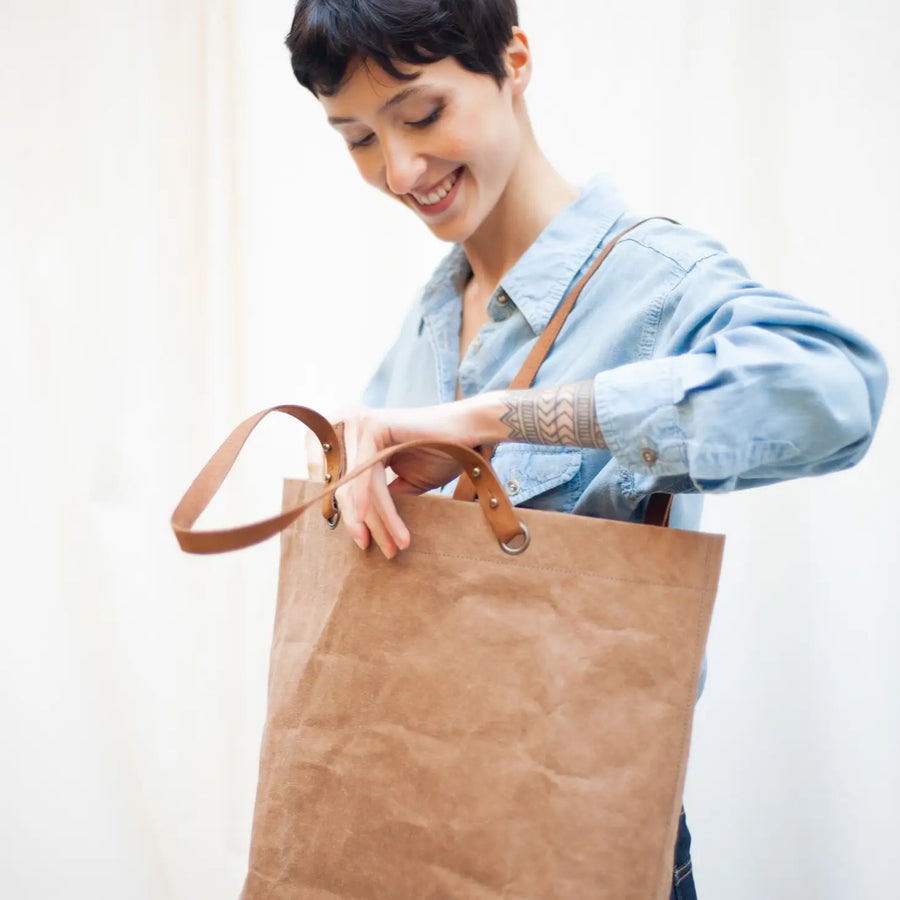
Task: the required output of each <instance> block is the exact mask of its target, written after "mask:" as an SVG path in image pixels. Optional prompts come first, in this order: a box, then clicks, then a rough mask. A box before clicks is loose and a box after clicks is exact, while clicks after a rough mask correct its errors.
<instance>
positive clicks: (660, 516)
mask: <svg viewBox="0 0 900 900" xmlns="http://www.w3.org/2000/svg"><path fill="white" fill-rule="evenodd" d="M653 219H663V220H664V221H666V222H671V223H672V224H673V225H677V224H678V222H676V221H675V220H674V219H669V218H667V217H666V216H649V217H648V218H646V219H641V221H640V222H635V223H634V225H630V226H629V227H628V228H626V229H624V230H623V231H620V232H619V233H618V234H617V235H616V236H615V237H614V238H613V239H612V240H611V241H610V242H609V243H608V244H607V245H606V246H605V247H604V248H603V250H602V251H601V252H600V254H599V255H598V256H597V258H596V259H595V260H594V262H593V263H592V264H591V266H590V268H589V269H588V270H587V272H585V273H584V275H582V276H581V278H580V279H579V280H578V283H577V284H576V285H575V287H573V288H572V290H571V291H569V293H568V295H567V296H566V298H565V300H563V302H562V303H561V304H560V305H559V306H558V307H557V310H556V312H555V313H554V314H553V317H552V318H551V319H550V321H549V322H548V323H547V325H546V326H545V328H544V330H543V331H542V332H541V333H540V335H539V336H538V339H537V341H535V344H534V346H533V347H532V348H531V351H530V352H529V354H528V356H527V357H526V358H525V362H524V363H523V365H522V368H521V369H519V372H518V374H517V375H516V377H515V378H513V380H512V381H511V382H510V385H509V390H522V389H525V388H530V387H531V386H532V384H534V379H535V377H536V376H537V373H538V369H540V367H541V365H542V364H543V362H544V360H545V359H546V358H547V355H548V354H549V353H550V351H551V350H552V349H553V344H554V342H555V341H556V338H557V337H558V335H559V333H560V331H562V327H563V325H565V323H566V319H567V318H568V317H569V313H570V312H572V310H573V309H574V308H575V303H576V302H577V300H578V298H579V297H580V296H581V292H582V291H583V290H584V289H585V287H586V286H587V283H588V282H589V281H590V280H591V278H593V277H594V274H595V273H596V271H597V269H599V268H600V266H602V265H603V262H604V261H605V260H606V257H607V256H609V254H610V253H611V252H612V249H613V247H615V246H616V244H617V243H618V242H619V240H620V239H621V238H623V237H625V235H626V234H628V232H629V231H633V230H634V229H635V228H637V227H638V226H639V225H643V224H644V222H650V221H652V220H653ZM478 449H479V451H480V452H481V455H482V456H483V457H484V458H485V459H492V458H493V456H494V451H495V450H496V449H497V445H496V444H493V445H485V446H483V447H479V448H478ZM475 496H476V492H475V485H474V484H473V483H472V480H471V479H470V478H468V477H467V476H466V475H465V473H463V474H462V475H460V477H459V482H458V483H457V485H456V490H455V491H454V492H453V499H454V500H474V499H475ZM655 496H657V495H656V494H653V495H652V496H651V500H652V497H655ZM659 496H661V497H663V498H666V497H668V502H667V503H666V505H665V509H663V506H662V504H663V503H665V501H664V500H660V501H658V502H656V503H648V504H647V512H646V514H645V516H644V522H645V523H646V524H648V525H661V526H663V527H665V526H667V525H668V524H669V511H670V509H671V503H672V498H671V495H670V494H662V495H659ZM651 518H652V521H651Z"/></svg>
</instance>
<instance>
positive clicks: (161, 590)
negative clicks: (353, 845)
mask: <svg viewBox="0 0 900 900" xmlns="http://www.w3.org/2000/svg"><path fill="white" fill-rule="evenodd" d="M520 10H521V13H522V22H523V25H524V26H525V28H526V31H527V32H528V34H529V35H530V37H531V39H532V45H533V48H534V51H535V56H536V65H535V76H534V82H533V84H532V87H531V88H530V90H529V96H530V106H531V110H532V115H533V118H534V121H535V125H536V129H537V132H538V135H539V136H540V137H541V138H542V141H543V143H544V145H545V147H546V148H547V150H548V151H549V152H550V154H551V156H552V158H553V159H554V160H555V161H556V162H557V163H558V165H559V167H560V168H561V170H562V171H563V172H564V173H565V174H567V175H568V176H569V177H571V178H572V179H574V180H583V179H584V178H586V177H587V176H588V175H589V174H591V173H592V172H594V171H597V170H606V171H609V172H612V173H613V174H614V176H615V177H616V178H617V180H618V182H619V185H620V187H621V188H622V190H623V192H624V193H625V194H626V196H627V197H628V199H629V200H630V201H631V204H632V205H633V206H634V207H635V208H636V209H639V210H643V211H646V212H647V213H648V214H649V213H662V214H667V215H671V216H673V217H674V218H677V219H679V220H681V221H684V222H688V223H690V224H692V225H695V226H697V227H700V228H703V229H706V230H708V231H710V232H712V233H714V234H716V235H717V236H719V237H721V238H722V239H724V240H725V242H726V243H727V244H728V245H729V246H730V248H731V249H732V250H733V251H734V252H735V253H737V255H739V256H741V257H742V258H743V259H744V260H745V261H746V262H747V264H748V266H749V268H750V270H751V272H752V273H754V275H755V276H756V277H758V278H759V279H760V280H762V281H764V282H767V283H770V284H772V285H774V286H778V287H780V288H784V289H786V290H790V291H793V292H794V293H796V294H798V295H799V296H801V297H803V298H805V299H808V300H810V301H811V302H813V303H816V304H817V305H820V306H824V307H826V308H828V309H829V310H831V311H833V312H834V313H835V314H836V315H838V316H840V317H841V318H842V319H844V320H845V321H847V322H849V323H850V324H852V325H854V326H856V327H858V328H859V329H860V330H861V331H863V332H864V333H866V334H868V335H870V336H872V337H873V338H874V339H875V340H876V341H877V342H878V344H879V345H880V347H881V349H882V350H883V351H884V353H885V354H886V356H887V357H888V360H889V363H892V364H893V366H894V368H896V365H897V364H898V363H900V346H898V344H900V317H898V306H900V304H898V299H897V290H896V287H895V283H894V282H895V272H894V269H895V267H896V258H897V247H898V246H900V226H898V224H897V210H898V209H900V166H898V163H897V160H898V159H900V54H898V51H897V46H896V37H897V35H898V33H900V6H898V5H897V4H896V3H894V2H893V0H858V2H856V3H854V4H849V3H838V2H835V0H818V2H812V0H783V2H780V3H775V2H773V0H764V2H763V0H645V2H643V3H640V4H635V3H630V2H625V0H608V2H604V3H597V2H595V0H562V2H553V3H550V2H547V0H541V2H538V0H521V2H520ZM291 12H292V6H291V2H290V0H206V2H203V0H179V2H177V3H175V2H162V0H156V2H144V3H135V2H126V0H80V2H78V3H73V2H66V0H2V2H0V72H2V76H0V77H2V83H0V191H2V193H0V304H2V318H0V366H2V381H0V384H2V391H3V395H2V406H0V410H2V415H3V425H2V429H0V478H2V484H3V486H4V490H3V494H2V510H0V521H2V526H0V528H2V534H0V547H2V559H3V566H2V570H0V579H2V580H0V597H2V609H3V620H2V627H0V672H2V681H0V702H2V716H3V718H2V732H0V735H2V736H0V792H2V793H0V796H2V802H0V862H2V869H3V873H4V874H3V882H2V883H3V887H2V889H0V890H2V894H3V896H9V897H15V898H17V900H56V898H60V897H67V898H70V900H81V898H85V900H87V898H90V900H106V898H109V900H121V898H123V897H127V898H129V900H207V898H209V900H213V898H216V900H218V898H225V897H236V896H237V893H238V891H239V888H240V883H241V879H242V875H243V871H244V868H243V867H244V865H245V861H246V851H247V844H248V831H249V822H250V815H251V810H252V801H253V790H254V784H255V776H256V771H255V768H256V754H257V750H258V745H259V738H260V730H261V726H262V721H263V711H264V691H265V678H266V657H267V649H268V648H267V641H268V637H269V632H270V629H271V621H272V614H273V603H274V593H275V568H276V565H277V547H276V546H275V543H274V542H273V543H270V544H268V545H263V546H262V547H259V548H256V549H253V550H250V551H247V552H244V553H242V554H237V555H232V556H228V557H217V558H209V559H207V558H192V557H187V556H184V555H182V554H180V552H179V551H178V550H177V548H176V545H175V542H174V539H173V538H172V536H171V534H170V533H169V531H168V524H167V522H168V516H169V514H170V512H171V509H172V508H173V506H174V504H175V502H176V501H177V499H178V497H179V496H180V494H181V492H182V491H183V489H184V488H185V487H186V486H187V484H188V482H189V481H190V479H191V477H192V476H193V475H194V474H195V473H196V471H197V470H198V468H199V466H200V465H201V464H202V462H203V461H204V460H205V458H206V456H207V454H208V453H209V452H210V451H211V450H212V449H213V447H214V446H215V445H216V444H217V442H218V441H219V440H220V439H221V438H222V437H223V436H224V435H225V434H226V433H227V431H228V430H229V428H230V427H231V426H232V425H234V424H235V423H236V422H237V421H238V420H240V419H241V418H242V417H243V416H245V415H246V414H248V413H249V412H251V411H253V410H255V409H257V408H261V407H263V406H267V405H271V404H273V403H276V402H286V401H295V402H302V403H306V404H308V405H312V406H317V407H320V408H323V409H324V410H326V411H334V410H337V409H339V408H340V407H341V406H342V405H346V404H348V403H351V402H353V400H354V399H355V397H356V395H357V393H358V391H359V388H360V386H361V385H362V384H363V382H364V380H365V379H366V377H367V376H368V374H369V372H370V371H371V369H372V367H373V366H374V365H375V363H376V362H377V360H378V358H379V356H380V354H381V353H382V352H383V350H384V349H385V347H386V345H387V344H388V342H389V341H390V340H391V338H392V336H393V333H394V332H395V329H396V327H397V325H398V322H399V320H400V317H401V316H402V314H403V311H404V309H405V308H406V306H407V304H408V303H409V301H410V299H411V297H412V295H413V293H414V291H415V288H416V287H417V286H418V285H419V284H420V283H421V282H422V280H423V279H424V278H425V277H426V276H427V274H428V272H429V271H430V269H431V267H432V266H433V264H434V263H435V261H436V260H437V259H438V258H439V257H440V255H441V254H442V252H443V249H444V248H442V247H441V246H440V245H439V244H437V243H436V242H434V241H433V239H432V238H431V237H430V236H429V235H428V234H427V232H426V231H425V229H423V228H422V227H421V225H420V224H419V223H418V222H416V221H415V220H414V218H413V217H412V216H410V215H409V214H408V213H407V212H406V211H405V210H403V209H401V208H400V207H399V205H398V204H391V203H389V202H387V201H386V200H384V199H383V198H381V197H379V196H377V195H376V194H375V192H373V191H371V189H368V188H366V186H365V185H363V184H362V183H361V181H360V180H359V179H358V177H357V176H356V174H355V171H354V170H353V167H352V164H351V162H350V160H349V159H348V157H347V154H346V153H345V152H344V151H343V148H342V144H341V142H340V140H339V139H338V138H337V137H336V136H335V135H334V134H332V133H331V132H330V130H329V129H328V128H327V126H326V125H325V123H324V116H323V115H322V113H321V111H320V109H319V108H318V105H317V103H316V101H315V100H314V99H313V98H311V97H310V96H308V95H306V93H305V92H304V91H303V90H302V89H301V88H300V87H299V86H297V85H296V84H295V83H294V82H293V79H292V76H291V73H290V67H289V64H288V59H287V53H286V51H285V50H284V49H283V48H282V46H281V41H282V39H283V36H284V33H285V32H286V31H287V28H288V26H289V23H290V18H291ZM298 430H299V429H297V428H292V427H291V425H290V423H273V425H271V426H269V427H266V428H264V429H263V430H262V433H261V434H260V435H259V438H258V440H256V441H255V444H254V445H253V447H252V449H251V450H250V455H249V458H248V460H247V461H246V462H245V463H241V464H239V467H238V469H237V470H236V481H235V482H234V484H233V485H232V488H231V489H230V490H229V491H228V495H227V497H224V498H223V499H222V502H221V503H219V504H218V506H217V507H216V508H215V509H214V510H211V512H210V514H209V518H208V521H209V522H211V523H212V522H225V521H236V520H238V519H245V518H247V517H250V516H256V515H260V514H263V513H266V512H270V511H272V510H273V509H274V508H275V507H277V505H278V503H279V497H280V483H279V479H280V477H281V476H282V475H287V474H291V475H294V474H298V473H300V474H302V472H303V451H302V447H303V438H302V435H300V434H298V433H297V432H298ZM898 431H900V416H898V407H897V403H896V402H895V397H894V396H893V395H891V396H889V398H888V406H887V408H886V410H885V414H884V419H883V422H882V424H881V429H880V432H879V435H878V438H877V440H876V442H875V444H874V446H873V448H872V450H871V452H870V453H869V455H868V457H867V458H866V459H865V460H864V462H863V463H862V464H861V465H860V466H859V467H858V468H856V469H854V470H852V471H849V472H845V473H841V474H839V475H833V476H829V477H827V478H823V479H816V480H807V481H800V482H797V483H793V484H787V485H781V486H776V487H771V488H767V489H763V490H758V491H755V492H749V493H746V494H742V495H736V496H728V497H717V498H713V499H712V500H710V501H709V502H708V505H707V512H706V516H705V523H704V524H705V527H706V528H708V529H709V530H717V531H724V532H726V533H727V534H728V547H727V553H726V562H725V570H724V574H723V581H722V586H721V591H720V594H719V598H718V602H717V611H716V615H715V620H714V624H713V629H712V635H711V639H710V645H709V660H710V676H709V682H708V687H707V691H706V693H705V695H704V697H703V699H702V700H701V702H700V704H699V707H698V711H697V718H696V724H695V736H694V744H693V750H692V758H691V766H690V774H689V781H688V787H687V792H686V799H685V804H686V807H687V810H688V817H689V821H690V823H691V825H692V828H693V831H694V838H695V847H694V860H695V866H696V873H697V874H696V878H697V883H698V887H699V890H700V894H701V897H702V898H704V900H710V898H712V900H717V898H722V900H751V898H753V900H756V898H759V897H761V896H765V897H767V898H772V900H797V898H813V897H815V898H817V900H819V898H822V900H827V898H834V900H838V898H845V897H853V898H871V900H883V898H885V897H888V896H893V895H894V894H895V893H896V887H895V884H896V864H897V861H898V856H897V847H898V846H900V825H898V824H897V823H898V817H897V814H896V810H897V808H898V804H900V776H898V763H897V761H898V760H900V701H898V687H900V658H898V654H897V653H896V651H895V645H896V643H897V640H898V634H900V611H898V606H900V604H898V602H897V601H898V596H900V592H898V590H897V588H896V586H895V587H891V585H892V584H895V582H896V572H895V568H896V565H897V562H898V548H900V530H898V527H897V513H896V504H897V499H898V478H897V474H896V473H897V465H896V463H895V462H894V457H895V455H896V454H895V447H896V446H897V445H898V441H900V433H898ZM392 900H393V898H392ZM396 900H402V898H396Z"/></svg>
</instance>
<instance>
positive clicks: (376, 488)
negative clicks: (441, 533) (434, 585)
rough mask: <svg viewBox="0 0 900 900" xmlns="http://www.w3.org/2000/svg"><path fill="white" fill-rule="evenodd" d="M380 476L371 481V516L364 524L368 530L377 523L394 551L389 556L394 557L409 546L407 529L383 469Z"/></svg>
mask: <svg viewBox="0 0 900 900" xmlns="http://www.w3.org/2000/svg"><path fill="white" fill-rule="evenodd" d="M380 474H381V477H379V478H376V479H373V481H372V494H371V507H370V509H371V514H370V515H369V516H367V517H366V522H367V524H369V527H370V528H372V525H373V524H374V522H375V521H377V522H378V525H379V526H380V527H381V528H382V529H383V530H384V532H385V534H386V536H387V538H389V539H390V545H391V546H392V548H393V550H394V553H392V554H391V556H394V555H396V551H397V550H398V549H400V550H405V549H406V548H407V547H408V546H409V540H410V538H409V529H408V528H407V527H406V525H404V524H403V520H402V519H401V518H400V513H398V512H397V507H396V506H395V505H394V500H393V497H392V496H391V492H390V490H389V488H388V484H387V480H386V478H385V477H384V476H385V473H384V469H382V470H381V473H380ZM373 533H374V532H373ZM378 545H379V546H381V543H380V542H378ZM386 555H387V554H386Z"/></svg>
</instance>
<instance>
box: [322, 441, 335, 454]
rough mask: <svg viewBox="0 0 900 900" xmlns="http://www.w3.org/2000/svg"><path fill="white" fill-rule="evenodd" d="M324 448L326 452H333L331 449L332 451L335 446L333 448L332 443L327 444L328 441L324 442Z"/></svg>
mask: <svg viewBox="0 0 900 900" xmlns="http://www.w3.org/2000/svg"><path fill="white" fill-rule="evenodd" d="M322 449H323V450H324V451H325V452H326V453H331V451H332V449H333V448H332V446H331V444H327V443H326V444H322Z"/></svg>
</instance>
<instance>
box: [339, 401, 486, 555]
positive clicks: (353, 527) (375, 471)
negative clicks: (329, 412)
mask: <svg viewBox="0 0 900 900" xmlns="http://www.w3.org/2000/svg"><path fill="white" fill-rule="evenodd" d="M473 400H474V398H473ZM478 405H479V404H478V403H476V402H473V401H468V400H463V401H459V402H456V403H446V404H442V405H440V406H428V407H421V408H418V409H363V410H359V411H357V412H356V413H355V414H354V415H352V416H348V417H347V418H345V419H344V445H345V449H346V453H347V470H348V471H350V470H352V469H353V468H355V467H356V466H357V465H358V464H359V463H361V462H364V461H365V460H366V459H369V458H370V457H372V456H374V455H375V454H376V453H378V452H380V451H381V450H384V449H386V448H388V447H394V446H396V445H397V444H402V443H404V442H406V441H412V440H419V439H432V440H445V441H455V442H457V443H462V444H465V445H466V446H469V447H475V446H477V445H478V444H479V443H480V442H481V439H480V437H479V434H478V433H477V431H476V429H475V427H474V425H475V421H476V419H477V417H476V416H475V415H474V413H475V410H476V408H477V406H478ZM389 466H390V468H389V470H388V468H387V467H386V466H385V465H384V464H382V463H379V464H378V465H375V466H373V467H372V468H371V469H369V470H368V471H367V472H365V473H364V474H362V475H360V476H359V477H358V478H355V479H354V480H353V481H351V482H350V483H349V484H346V485H344V486H343V487H341V488H339V489H338V491H337V502H338V507H339V508H340V510H341V516H342V519H343V521H344V523H345V524H346V525H347V527H348V528H349V530H350V535H351V536H352V538H353V540H354V541H355V542H356V544H357V545H358V546H359V547H361V548H362V549H366V548H367V547H369V545H370V543H371V542H372V540H374V542H375V544H376V545H377V546H378V547H379V549H380V550H381V551H382V552H383V553H384V555H385V556H386V557H387V558H388V559H392V558H393V557H394V556H396V555H397V553H398V551H400V550H405V549H406V548H407V547H409V544H410V534H409V530H408V529H407V527H406V525H405V524H404V523H403V521H402V519H401V518H400V515H399V514H398V512H397V508H396V506H395V504H394V500H393V498H394V497H395V496H396V495H398V494H421V493H424V492H425V491H430V490H432V489H433V488H436V487H440V486H441V485H443V484H446V483H447V482H448V481H450V480H451V479H453V478H455V477H456V476H457V475H458V474H459V472H460V467H459V464H458V463H457V462H456V461H455V460H454V459H452V458H450V457H449V456H446V455H444V454H443V453H439V452H438V451H435V450H428V449H415V450H404V451H401V452H400V453H398V454H397V455H396V456H394V457H393V458H392V459H391V460H390V463H389Z"/></svg>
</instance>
